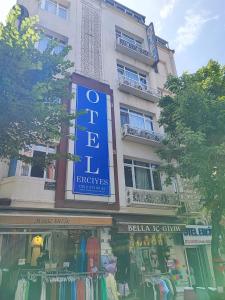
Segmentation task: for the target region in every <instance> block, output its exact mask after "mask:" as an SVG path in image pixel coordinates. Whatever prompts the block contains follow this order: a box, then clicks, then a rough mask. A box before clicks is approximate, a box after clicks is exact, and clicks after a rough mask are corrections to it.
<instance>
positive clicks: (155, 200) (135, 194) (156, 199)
mask: <svg viewBox="0 0 225 300" xmlns="http://www.w3.org/2000/svg"><path fill="white" fill-rule="evenodd" d="M126 200H127V204H128V206H135V205H136V206H159V207H171V208H178V207H180V201H179V196H178V194H175V193H167V192H161V191H149V190H140V189H134V188H129V187H126Z"/></svg>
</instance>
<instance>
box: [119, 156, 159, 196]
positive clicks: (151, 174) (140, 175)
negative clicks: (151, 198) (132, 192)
mask: <svg viewBox="0 0 225 300" xmlns="http://www.w3.org/2000/svg"><path fill="white" fill-rule="evenodd" d="M124 164H125V165H124V172H125V184H126V186H128V187H133V188H136V189H142V190H157V191H161V190H162V184H161V177H160V172H159V170H158V167H159V166H158V165H155V164H149V163H146V162H142V161H133V160H130V159H124Z"/></svg>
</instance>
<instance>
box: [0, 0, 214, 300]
mask: <svg viewBox="0 0 225 300" xmlns="http://www.w3.org/2000/svg"><path fill="white" fill-rule="evenodd" d="M18 4H20V5H21V7H22V12H23V14H24V15H25V16H27V15H30V16H33V15H38V16H39V24H38V26H39V27H40V28H41V29H42V30H43V32H44V34H43V35H42V36H41V39H40V41H39V42H38V43H37V48H38V49H39V50H40V51H44V50H45V48H46V46H47V43H48V41H49V40H50V39H56V40H57V41H58V42H59V44H58V46H57V47H56V49H55V53H58V52H60V51H61V49H62V48H63V47H64V46H65V45H67V44H68V45H71V46H72V50H71V52H70V54H69V58H70V60H71V61H73V62H74V70H73V75H72V81H73V84H72V89H73V92H74V94H75V97H74V99H73V100H72V101H71V103H69V104H68V105H69V107H70V109H71V111H75V110H81V109H82V110H83V109H86V111H87V114H85V115H83V116H81V117H79V118H78V119H77V120H76V122H77V124H78V125H83V126H84V127H85V128H86V129H85V130H84V131H80V130H79V129H76V130H75V132H74V129H73V128H71V129H70V133H71V134H75V135H76V138H77V139H76V140H75V141H72V140H69V141H68V140H66V139H63V140H61V142H60V145H59V147H58V149H60V150H61V151H69V152H71V153H73V151H74V146H75V152H76V154H78V155H79V156H80V159H81V161H80V162H77V163H75V164H74V163H73V162H67V161H65V160H62V159H61V160H60V161H59V162H57V163H56V166H55V165H54V164H51V165H49V166H48V167H47V169H44V168H43V167H41V166H37V165H33V166H32V165H27V164H25V163H23V162H21V161H15V160H11V161H10V163H9V164H8V163H2V164H1V169H0V204H1V215H0V225H1V231H2V235H0V237H1V239H0V241H1V242H0V245H2V248H1V249H2V254H1V257H2V258H4V255H5V257H6V259H5V258H4V259H3V266H5V268H6V269H7V268H8V269H10V267H11V266H15V265H17V264H18V265H20V266H21V268H25V267H26V268H27V269H30V267H29V266H31V267H32V268H33V270H35V268H36V267H38V268H41V267H43V266H45V271H44V267H43V270H42V274H43V273H44V272H46V269H48V268H49V269H51V270H52V273H54V272H53V269H54V268H56V267H57V269H59V268H60V269H64V271H63V272H65V269H66V270H67V271H68V266H70V267H71V268H73V267H72V266H73V264H72V261H73V263H74V264H75V263H76V262H77V264H75V265H76V266H74V268H75V269H73V272H75V270H76V271H77V272H78V271H79V272H78V273H82V274H83V275H80V276H85V272H84V271H86V272H99V271H100V270H101V269H100V266H99V258H96V253H95V254H93V253H92V251H91V250H90V249H91V248H90V247H92V244H91V242H93V241H94V243H93V247H96V251H97V253H98V254H99V255H101V258H102V260H103V258H105V257H108V256H110V255H112V253H113V254H114V255H116V256H117V270H118V271H117V274H116V280H117V283H118V287H119V288H120V293H121V294H129V293H130V294H131V295H134V296H135V295H136V296H138V295H139V298H138V299H144V296H143V295H142V296H141V295H140V294H139V291H138V289H139V287H140V286H142V287H143V289H142V291H145V290H147V285H146V284H145V282H146V280H147V281H148V280H151V279H154V278H155V276H157V278H158V276H162V279H163V278H165V277H166V276H167V273H171V274H172V277H173V280H174V282H175V285H176V286H177V289H178V291H179V290H182V288H184V287H185V286H188V285H190V284H192V285H193V284H195V282H194V279H193V278H194V274H193V272H195V269H196V267H195V266H193V267H192V265H191V264H190V263H188V259H189V258H188V257H187V252H186V250H185V247H184V245H183V240H182V232H183V230H184V228H185V224H184V221H183V220H181V219H179V218H178V212H179V211H180V208H181V206H182V205H181V203H180V197H179V195H180V190H181V189H182V187H181V186H180V184H179V182H178V181H177V180H176V179H175V178H174V181H173V184H172V185H171V186H167V185H166V184H165V182H164V181H165V176H164V174H162V173H161V172H160V171H159V166H160V164H161V161H160V159H159V157H158V155H157V150H158V149H159V148H160V147H162V139H163V137H164V131H163V128H161V127H160V126H159V124H158V119H159V116H160V109H159V107H158V105H157V103H158V100H159V98H160V97H161V96H162V95H165V94H166V93H168V91H166V90H165V89H164V83H165V82H166V79H167V76H168V75H169V74H173V75H176V68H175V62H174V51H173V50H171V49H170V48H169V46H168V42H167V41H165V40H164V39H162V38H160V37H158V36H156V35H155V32H154V26H153V24H152V23H151V24H150V25H146V24H145V17H144V16H143V15H140V14H139V13H137V12H135V11H133V10H131V9H129V8H127V7H125V6H123V5H121V4H119V3H118V2H116V1H113V0H92V1H91V0H56V1H52V0H18ZM74 144H75V145H74ZM56 146H57V145H51V146H43V145H32V147H31V150H30V152H29V153H26V155H30V156H42V155H45V154H46V153H49V152H51V153H54V152H55V151H56ZM183 206H185V205H183ZM185 207H186V206H185ZM12 231H13V234H12ZM207 234H208V232H207ZM207 234H206V235H207ZM38 238H39V242H38V241H35V239H38ZM110 241H111V242H110ZM43 242H44V244H43ZM86 242H87V244H88V246H87V251H86V254H84V256H85V257H86V256H87V260H88V263H87V268H86V265H85V264H84V262H83V261H82V259H78V254H77V253H78V252H79V251H78V250H79V249H80V250H81V252H82V251H84V250H82V249H83V248H82V247H85V246H84V245H85V243H86ZM96 243H97V244H98V246H96ZM209 243H210V242H209ZM7 245H8V250H6V249H7ZM10 246H11V248H10V250H9V247H10ZM99 246H100V247H99ZM4 247H5V248H4ZM17 247H19V250H16V253H15V252H14V251H15V249H17ZM201 251H202V250H201ZM43 253H45V260H44V259H43V260H42V265H41V263H40V261H41V259H40V260H39V259H38V257H40V256H41V254H43ZM82 253H83V252H82ZM191 254H192V253H191ZM191 254H190V256H191ZM206 254H207V253H206ZM200 256H201V255H200ZM206 256H207V255H206ZM12 257H13V259H12ZM137 257H139V258H141V259H140V260H138V259H137ZM83 258H84V257H83ZM7 259H9V260H10V263H9V262H8V261H7ZM190 259H191V258H190ZM199 259H201V257H200V258H199ZM43 261H44V263H45V264H43ZM80 261H81V263H80ZM69 262H70V264H69ZM78 262H79V263H78ZM80 264H81V265H80ZM82 264H83V265H82ZM200 264H201V266H200ZM196 265H197V263H196ZM198 266H200V267H201V268H202V270H201V272H200V273H201V274H200V273H199V271H197V272H198V274H195V276H197V277H199V278H201V279H199V280H202V284H203V283H204V282H209V281H210V278H208V277H207V276H208V275H207V276H206V274H209V272H205V269H204V268H205V265H204V264H202V263H201V261H198ZM92 267H96V269H95V270H92ZM18 268H19V267H18ZM193 268H194V269H193ZM203 269H204V270H203ZM24 272H25V271H24ZM30 272H31V271H30ZM63 272H62V273H63ZM6 273H7V272H6ZM63 274H64V273H63ZM69 274H70V275H71V273H69ZM141 274H142V276H140V275H141ZM143 274H144V275H143ZM160 274H162V275H160ZM163 274H164V275H163ZM45 275H46V274H45ZM188 275H192V277H191V276H189V277H188ZM34 276H35V275H34ZM46 276H47V275H46ZM55 276H56V275H55ZM65 276H66V275H65ZM163 276H164V277H163ZM206 277H207V278H206ZM6 278H7V276H6ZM188 278H189V279H188ZM190 278H192V279H190ZM191 280H192V281H191ZM195 280H198V278H197V279H195ZM127 283H128V285H127ZM128 286H129V288H128ZM7 299H9V298H7ZM90 299H91V298H90ZM113 299H114V298H113ZM115 299H116V298H115ZM132 299H136V298H132Z"/></svg>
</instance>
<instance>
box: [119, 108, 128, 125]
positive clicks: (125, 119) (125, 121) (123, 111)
mask: <svg viewBox="0 0 225 300" xmlns="http://www.w3.org/2000/svg"><path fill="white" fill-rule="evenodd" d="M120 121H121V125H124V124H129V114H128V110H127V109H123V108H121V110H120Z"/></svg>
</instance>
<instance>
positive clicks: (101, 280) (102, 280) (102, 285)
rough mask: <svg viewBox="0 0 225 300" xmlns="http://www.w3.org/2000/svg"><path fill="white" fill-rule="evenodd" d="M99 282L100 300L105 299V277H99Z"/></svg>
mask: <svg viewBox="0 0 225 300" xmlns="http://www.w3.org/2000/svg"><path fill="white" fill-rule="evenodd" d="M100 282H101V300H107V290H106V281H105V277H102V278H101V279H100Z"/></svg>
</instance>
